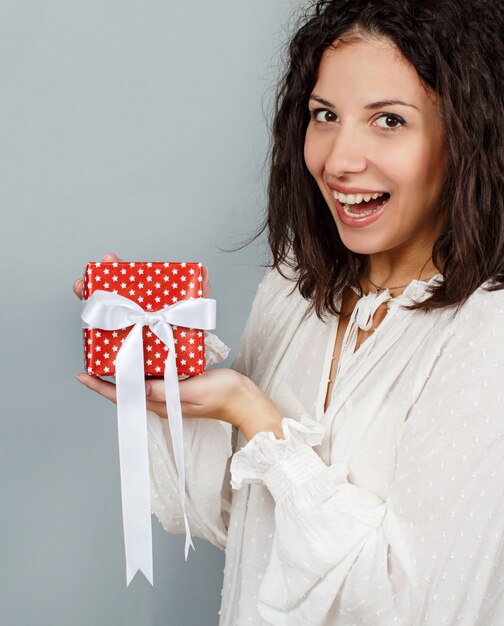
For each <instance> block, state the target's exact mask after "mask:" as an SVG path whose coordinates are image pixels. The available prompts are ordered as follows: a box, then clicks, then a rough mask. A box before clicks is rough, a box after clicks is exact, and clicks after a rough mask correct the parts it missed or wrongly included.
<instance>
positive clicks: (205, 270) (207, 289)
mask: <svg viewBox="0 0 504 626" xmlns="http://www.w3.org/2000/svg"><path fill="white" fill-rule="evenodd" d="M202 289H203V297H204V298H208V296H209V295H210V292H211V291H212V286H211V285H210V281H209V280H208V267H206V265H204V266H203V287H202Z"/></svg>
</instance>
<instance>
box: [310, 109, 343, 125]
mask: <svg viewBox="0 0 504 626" xmlns="http://www.w3.org/2000/svg"><path fill="white" fill-rule="evenodd" d="M310 115H311V118H312V120H314V121H315V122H320V123H321V124H324V123H325V122H335V121H336V119H337V116H336V115H335V114H334V113H333V112H332V111H329V110H328V109H313V111H310Z"/></svg>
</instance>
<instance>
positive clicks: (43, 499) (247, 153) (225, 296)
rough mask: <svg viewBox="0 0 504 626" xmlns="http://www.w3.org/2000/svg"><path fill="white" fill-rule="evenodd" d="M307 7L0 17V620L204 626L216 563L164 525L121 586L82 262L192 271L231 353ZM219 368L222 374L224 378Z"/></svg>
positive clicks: (190, 5) (108, 424)
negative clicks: (288, 62) (85, 362)
mask: <svg viewBox="0 0 504 626" xmlns="http://www.w3.org/2000/svg"><path fill="white" fill-rule="evenodd" d="M303 4H306V2H302V1H301V0H283V1H281V0H253V1H250V0H227V1H225V0H212V1H211V2H210V1H209V0H193V1H192V2H179V1H178V2H174V1H173V0H164V1H162V0H142V1H131V0H122V1H121V2H119V1H117V2H111V1H109V0H80V1H79V2H75V1H71V0H66V1H63V0H31V1H26V0H3V1H2V3H1V5H0V95H1V97H0V200H1V209H0V211H1V217H0V220H1V223H0V224H1V231H0V232H1V236H2V246H1V252H0V253H1V259H0V260H1V268H0V271H1V274H0V277H1V293H2V306H1V307H0V310H1V320H0V322H1V323H0V328H1V331H0V332H1V333H2V335H1V359H2V369H1V377H0V380H1V385H2V390H1V393H2V398H3V406H2V412H1V426H2V428H1V436H0V471H1V481H0V485H1V492H0V496H1V514H0V576H1V580H0V623H1V624H2V626H3V625H6V626H81V625H82V626H105V625H106V626H115V625H135V626H149V625H156V626H157V625H161V624H169V625H175V626H212V625H214V624H217V621H218V617H217V612H218V608H219V604H220V590H221V583H222V570H223V564H224V559H223V553H222V552H220V551H218V550H217V549H216V548H214V547H213V546H211V545H209V544H206V543H205V542H203V541H198V540H196V541H195V544H196V552H191V554H190V558H189V561H188V563H187V564H186V563H184V560H183V538H182V537H181V536H171V535H169V534H167V533H166V532H165V531H164V530H163V529H162V527H161V526H160V524H159V523H158V522H157V520H156V518H155V517H153V518H152V520H153V542H154V584H155V586H154V588H152V587H151V586H150V584H149V583H148V582H147V581H146V579H145V578H144V577H143V576H142V575H141V574H139V573H137V575H136V577H135V579H134V580H133V581H132V583H131V584H130V586H129V588H128V589H127V588H126V583H125V577H126V574H125V563H124V546H123V535H122V518H121V500H120V483H119V466H118V447H117V424H116V418H115V407H114V405H112V404H110V403H108V402H106V401H105V400H104V399H103V398H101V397H99V396H96V395H94V394H92V393H91V392H90V391H88V390H87V389H85V388H84V387H82V386H80V385H79V383H77V382H76V381H75V380H74V374H75V373H77V372H79V371H81V370H82V348H81V335H80V332H81V331H80V322H79V314H80V304H79V302H78V301H77V300H76V299H75V298H74V296H73V295H72V293H71V285H72V283H73V281H74V279H75V278H76V277H77V276H79V274H81V273H82V270H83V267H84V265H85V263H86V262H87V261H88V260H99V259H100V258H101V256H102V255H103V254H105V253H106V252H110V251H113V252H116V253H118V254H119V255H120V256H122V257H123V258H125V259H126V260H146V261H147V260H169V261H177V260H178V261H181V260H186V261H188V260H190V261H193V260H199V261H202V262H203V263H205V264H207V265H208V266H209V268H210V276H211V282H212V286H213V291H212V296H213V297H215V298H216V299H217V302H218V329H217V332H218V334H219V335H220V336H221V338H222V339H223V340H224V341H225V342H226V343H227V344H228V345H229V346H230V347H231V348H232V354H231V357H232V355H233V354H234V353H235V350H236V347H237V343H238V339H239V336H240V333H241V331H242V329H243V325H244V322H245V320H246V316H247V314H248V310H249V307H250V303H251V300H252V297H253V294H254V292H255V289H256V286H257V282H258V280H259V278H260V276H261V274H262V270H261V269H260V267H259V265H260V263H261V262H263V261H264V260H265V259H266V253H267V251H266V247H265V245H264V239H263V240H262V241H260V242H257V243H256V244H254V245H252V246H249V247H248V248H246V249H245V250H242V251H241V252H237V253H233V254H228V253H223V252H221V251H219V249H218V248H219V247H220V248H222V247H232V246H233V245H236V244H238V243H240V241H242V240H243V239H244V238H246V237H247V236H248V235H250V234H251V233H252V232H253V231H254V228H255V227H256V226H257V224H258V223H259V221H260V219H261V217H262V211H263V209H264V204H265V180H266V170H265V165H264V163H265V157H266V151H267V145H268V134H267V126H266V122H265V117H267V113H268V111H269V109H270V104H271V98H272V93H273V87H274V84H275V79H276V77H277V75H278V65H279V60H280V56H279V51H280V49H281V44H282V42H283V41H284V40H285V38H286V32H287V30H288V28H289V24H291V23H292V16H293V13H295V11H296V7H299V6H300V5H303ZM231 357H229V358H228V360H227V361H226V364H229V363H230V362H231Z"/></svg>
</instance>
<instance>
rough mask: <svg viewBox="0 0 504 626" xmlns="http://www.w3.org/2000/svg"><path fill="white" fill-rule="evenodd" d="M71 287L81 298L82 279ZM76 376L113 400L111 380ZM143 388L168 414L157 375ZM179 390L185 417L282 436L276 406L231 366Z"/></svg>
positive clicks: (150, 405) (111, 257) (206, 286)
mask: <svg viewBox="0 0 504 626" xmlns="http://www.w3.org/2000/svg"><path fill="white" fill-rule="evenodd" d="M120 261H121V259H119V257H117V256H116V255H115V254H106V255H105V256H104V257H103V259H102V262H104V263H106V262H109V263H114V262H120ZM202 289H203V297H204V298H206V297H208V295H209V294H210V289H211V287H210V282H209V280H208V269H207V268H206V267H203V287H202ZM73 290H74V293H75V295H76V296H77V297H78V298H80V299H82V294H83V290H84V281H83V280H82V279H78V280H76V281H75V283H74V286H73ZM76 379H77V380H78V381H79V382H80V383H82V384H83V385H85V386H86V387H88V388H89V389H92V390H93V391H95V392H96V393H99V394H100V395H102V396H103V397H104V398H107V399H108V400H110V401H112V402H114V403H115V402H116V386H115V385H114V384H113V383H111V382H108V381H106V380H103V379H101V378H98V377H96V376H90V375H89V374H86V373H84V372H83V373H81V374H78V375H77V376H76ZM145 388H146V396H147V409H148V410H149V411H153V412H154V413H156V414H157V415H159V416H160V417H164V418H166V417H168V416H167V414H166V403H165V388H164V381H163V380H162V379H159V378H153V379H150V380H147V381H146V383H145ZM179 391H180V401H181V406H182V414H183V415H184V416H185V417H206V418H213V419H220V420H222V421H225V422H229V423H230V424H233V425H234V426H236V427H237V428H239V429H240V430H241V431H242V433H243V435H244V437H245V438H246V439H247V441H248V440H249V439H251V438H252V437H253V436H254V435H255V434H256V433H258V432H261V431H264V430H269V431H271V432H273V433H274V434H275V435H276V437H277V438H278V439H281V438H282V436H283V434H282V427H281V421H282V414H281V412H280V411H279V409H278V408H277V407H276V406H275V405H274V404H273V402H271V400H270V399H269V398H268V396H267V395H266V394H265V393H264V392H263V391H261V390H260V389H259V387H257V385H255V384H254V383H253V382H252V381H251V380H250V379H249V378H247V377H246V376H243V375H242V374H239V373H238V372H235V371H234V370H231V369H228V368H217V369H212V370H207V371H206V372H205V373H204V374H200V375H198V376H192V377H190V378H187V379H186V380H183V381H181V382H179Z"/></svg>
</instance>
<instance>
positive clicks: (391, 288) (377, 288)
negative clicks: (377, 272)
mask: <svg viewBox="0 0 504 626" xmlns="http://www.w3.org/2000/svg"><path fill="white" fill-rule="evenodd" d="M433 276H436V274H433V275H432V276H429V278H427V279H426V280H430V279H431V278H432V277H433ZM368 280H369V282H370V283H371V284H372V285H373V287H374V288H375V289H376V292H375V293H376V294H379V293H380V291H385V289H389V290H394V289H403V288H404V287H407V286H408V285H409V283H406V285H396V286H395V287H380V286H379V285H377V284H376V283H374V282H373V281H372V280H371V279H370V278H368Z"/></svg>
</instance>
